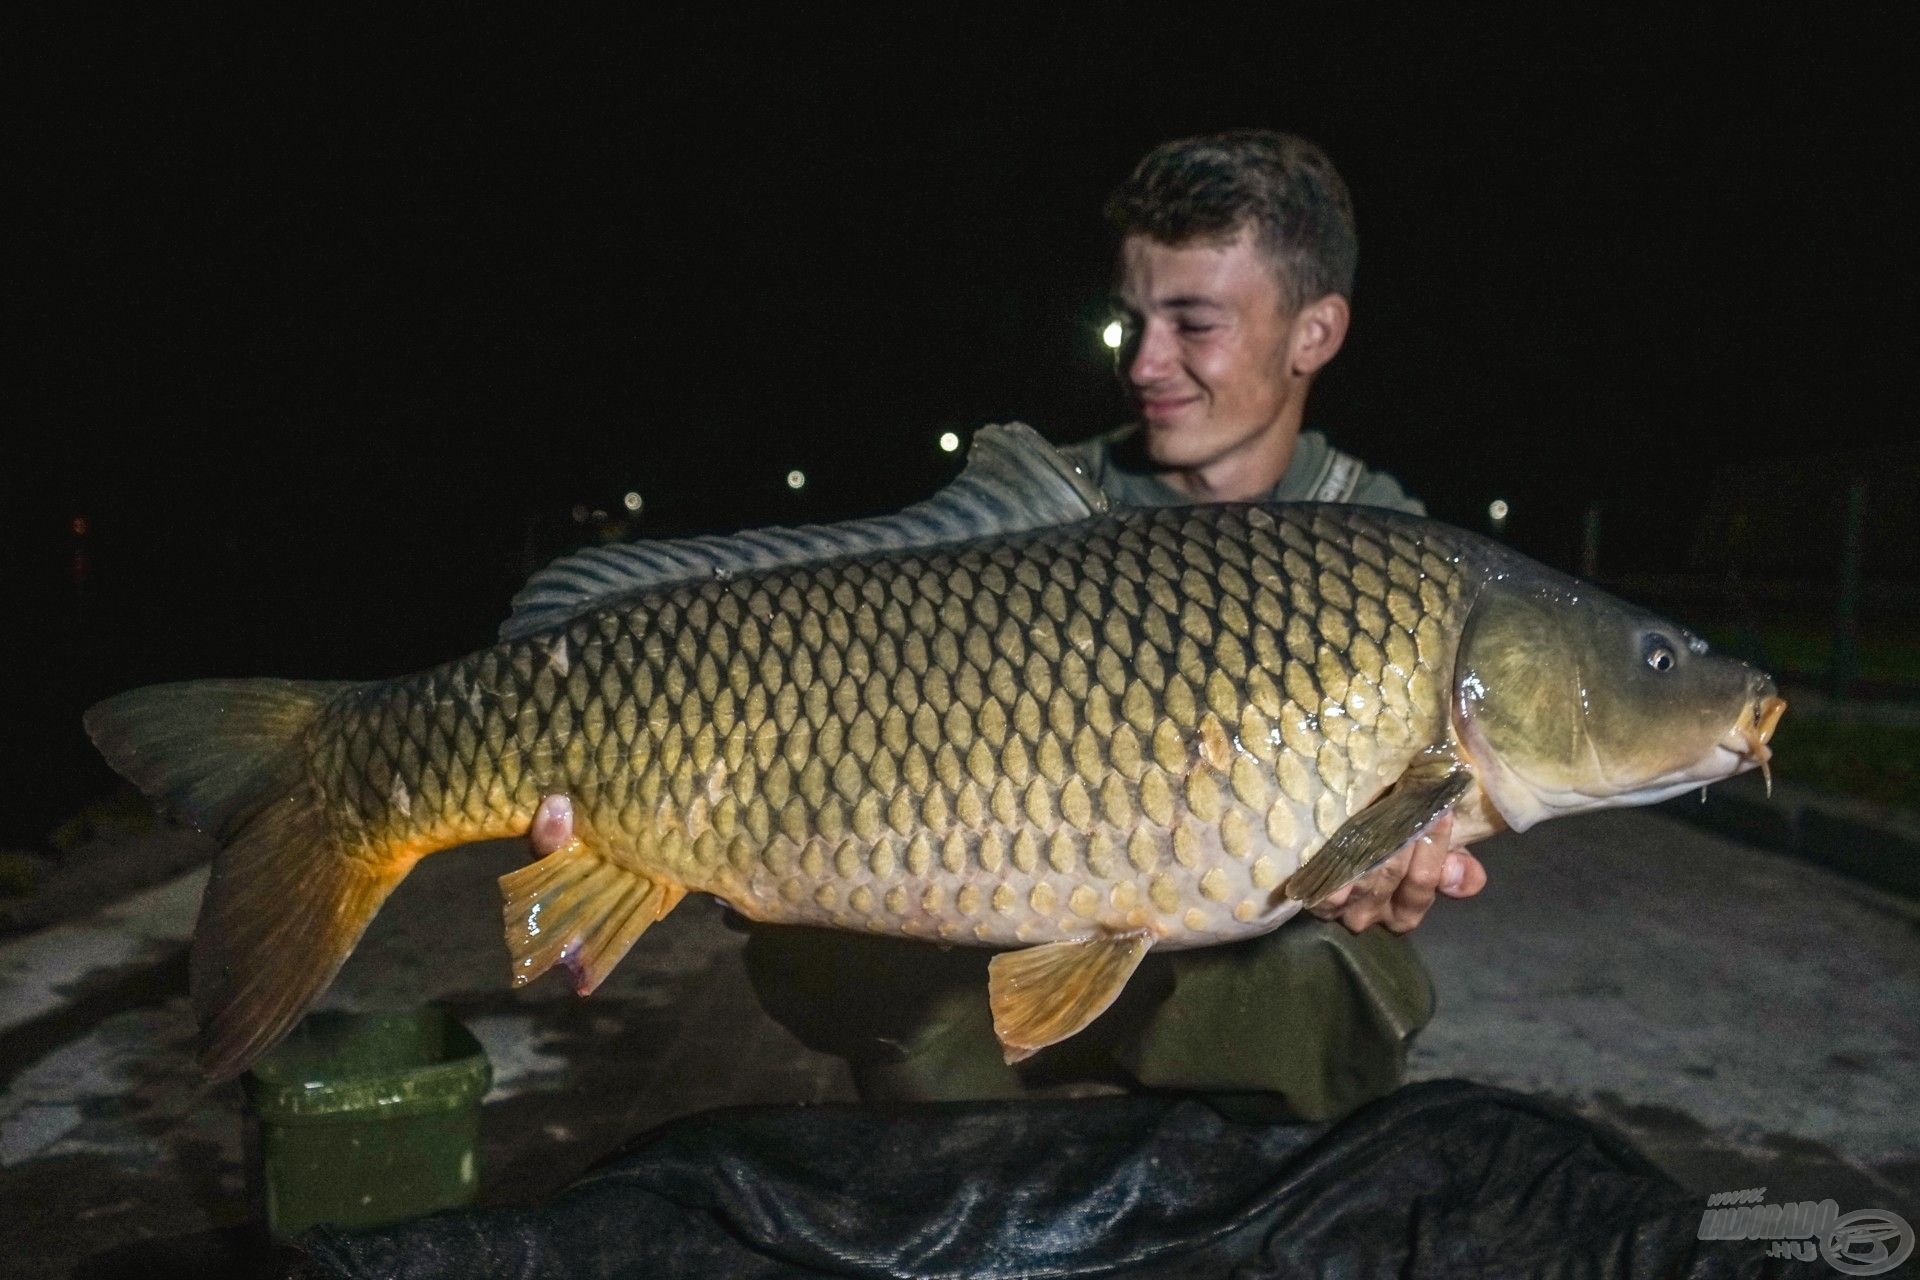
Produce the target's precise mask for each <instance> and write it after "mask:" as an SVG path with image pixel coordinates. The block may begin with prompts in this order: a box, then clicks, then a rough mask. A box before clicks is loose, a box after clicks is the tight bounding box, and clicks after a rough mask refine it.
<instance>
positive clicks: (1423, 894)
mask: <svg viewBox="0 0 1920 1280" xmlns="http://www.w3.org/2000/svg"><path fill="white" fill-rule="evenodd" d="M1435 826H1436V827H1438V826H1439V824H1438V823H1436V824H1435ZM1438 834H1439V833H1438V832H1437V831H1429V832H1427V834H1425V835H1423V836H1421V837H1420V838H1419V839H1417V840H1415V841H1414V842H1413V849H1412V854H1411V856H1410V857H1409V858H1408V860H1407V874H1406V876H1405V877H1404V878H1402V879H1401V881H1400V884H1399V886H1398V887H1397V888H1396V889H1394V891H1393V900H1392V902H1391V903H1390V904H1389V907H1388V910H1387V913H1386V916H1387V928H1389V929H1391V930H1393V931H1394V932H1395V933H1405V932H1407V931H1408V930H1409V929H1412V928H1413V927H1415V926H1416V925H1418V924H1419V923H1420V921H1421V920H1422V919H1423V918H1424V917H1425V916H1426V914H1427V908H1428V907H1431V906H1432V905H1433V899H1434V895H1435V894H1437V893H1438V892H1439V891H1440V879H1441V877H1442V876H1443V875H1445V873H1446V863H1447V846H1446V845H1445V844H1444V843H1442V842H1441V841H1440V840H1439V839H1437V838H1436V836H1437V835H1438Z"/></svg>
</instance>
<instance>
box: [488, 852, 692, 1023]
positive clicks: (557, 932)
mask: <svg viewBox="0 0 1920 1280" xmlns="http://www.w3.org/2000/svg"><path fill="white" fill-rule="evenodd" d="M500 893H501V896H502V898H503V899H504V900H505V908H504V912H503V915H504V917H505V920H506V931H507V950H508V951H509V952H511V953H512V955H513V985H514V986H516V987H523V986H525V985H526V984H527V983H529V982H532V981H533V980H534V979H535V978H537V977H539V976H540V975H541V974H543V973H545V972H546V971H547V970H548V969H551V968H552V967H553V966H554V965H555V964H556V963H559V964H564V965H566V966H567V969H568V971H569V972H570V973H572V975H573V989H574V990H575V991H576V992H578V993H579V994H580V995H583V996H584V995H591V994H592V993H593V989H594V988H595V987H597V986H599V985H600V983H601V982H602V981H604V980H605V978H606V976H607V975H608V974H609V973H611V972H613V966H615V965H617V964H619V963H620V961H621V959H622V957H624V956H625V955H626V954H627V952H628V951H629V950H631V949H632V948H633V944H634V943H636V942H638V941H639V940H640V935H641V934H643V933H645V932H646V931H647V927H648V926H649V925H651V924H652V923H653V922H654V921H656V920H658V919H660V918H661V917H662V916H664V915H666V914H667V912H669V911H671V910H673V909H674V907H675V906H676V905H678V904H679V902H680V899H682V898H684V897H686V895H687V891H686V889H685V887H684V886H681V885H677V884H671V883H668V882H666V881H664V880H656V879H653V878H652V877H649V876H646V875H643V874H642V873H640V872H638V871H635V870H633V869H632V868H630V867H624V866H620V865H618V864H616V863H614V862H613V861H612V860H611V859H609V858H607V857H606V856H605V855H604V854H601V853H597V852H595V851H594V850H593V849H591V848H589V847H588V846H587V845H586V844H584V843H583V842H581V841H580V840H577V839H576V840H571V841H569V842H567V843H566V844H564V845H562V846H561V847H560V848H558V849H556V850H554V851H553V852H552V853H550V854H548V855H547V856H546V857H544V858H542V859H540V860H539V861H538V862H535V863H532V864H530V865H528V866H525V867H522V868H520V870H518V871H513V872H509V873H508V874H506V875H504V876H501V877H500Z"/></svg>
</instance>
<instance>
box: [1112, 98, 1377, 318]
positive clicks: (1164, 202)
mask: <svg viewBox="0 0 1920 1280" xmlns="http://www.w3.org/2000/svg"><path fill="white" fill-rule="evenodd" d="M1107 220H1108V221H1109V222H1111V223H1112V224H1113V225H1114V227H1115V228H1116V229H1117V230H1118V231H1119V233H1120V235H1121V237H1122V238H1125V237H1126V236H1129V235H1133V234H1136V233H1137V234H1140V235H1145V236H1150V237H1152V238H1153V239H1155V240H1158V241H1160V242H1161V243H1162V244H1169V245H1183V244H1188V243H1190V242H1192V241H1196V240H1200V241H1216V240H1228V239H1231V238H1232V237H1234V236H1235V235H1237V234H1238V233H1239V231H1240V229H1241V228H1242V227H1251V228H1252V229H1253V233H1254V243H1255V244H1256V245H1258V246H1259V247H1260V249H1261V250H1262V251H1263V252H1264V253H1265V254H1266V255H1267V258H1268V259H1269V260H1270V261H1271V262H1272V263H1273V265H1274V269H1275V270H1276V272H1277V273H1278V274H1279V278H1280V293H1281V296H1282V297H1283V298H1284V299H1286V301H1287V304H1288V305H1289V306H1290V307H1292V308H1293V310H1295V311H1298V310H1299V309H1300V308H1301V307H1304V306H1306V305H1307V304H1308V303H1310V302H1314V301H1317V300H1318V299H1320V298H1324V297H1326V296H1327V295H1328V294H1330V293H1337V294H1339V295H1341V296H1342V297H1346V298H1351V297H1352V296H1353V270H1354V265H1355V263H1356V262H1357V261H1358V260H1359V257H1360V240H1359V237H1358V235H1357V234H1356V233H1355V232H1354V228H1353V197H1352V196H1351V195H1349V194H1348V192H1347V184H1346V183H1345V182H1344V181H1342V180H1341V177H1340V174H1339V171H1338V170H1336V169H1335V168H1334V167H1333V161H1331V160H1329V159H1327V155H1326V152H1324V151H1322V150H1320V148H1318V147H1316V146H1314V145H1313V144H1312V143H1311V142H1308V141H1307V140H1306V139H1305V138H1300V137H1296V136H1294V135H1293V134H1291V133H1279V132H1276V131H1274V130H1271V129H1240V130H1235V131H1234V132H1232V133H1216V134H1212V135H1209V136H1206V137H1199V138H1182V139H1180V140H1178V141H1176V142H1165V143H1162V144H1161V145H1159V146H1157V147H1155V148H1154V149H1153V150H1152V151H1149V152H1148V153H1147V155H1146V158H1144V159H1143V160H1141V161H1140V163H1139V164H1138V165H1136V166H1134V170H1133V173H1132V175H1131V176H1129V177H1128V178H1127V180H1126V181H1125V182H1123V183H1121V184H1120V188H1119V190H1117V191H1115V192H1114V193H1113V196H1112V198H1110V199H1109V200H1108V201H1107Z"/></svg>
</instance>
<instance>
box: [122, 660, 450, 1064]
mask: <svg viewBox="0 0 1920 1280" xmlns="http://www.w3.org/2000/svg"><path fill="white" fill-rule="evenodd" d="M359 687H361V686H358V685H354V684H347V683H339V682H327V683H322V682H317V681H293V680H196V681H189V682H186V683H183V684H170V685H155V686H151V687H148V688H144V689H135V690H132V691H130V692H127V693H123V694H120V695H118V696H117V697H113V698H109V699H107V700H106V701H104V702H101V703H99V704H97V705H96V706H94V707H93V708H92V709H90V710H89V711H88V712H87V713H86V727H87V732H88V734H89V735H90V736H91V737H92V738H93V741H94V745H95V746H97V747H98V748H99V749H100V753H101V754H102V755H104V756H105V757H106V758H107V762H108V763H109V764H111V765H112V766H113V767H114V768H115V769H116V770H117V771H119V772H120V773H121V774H122V775H123V776H125V777H126V778H127V779H128V780H129V781H131V782H132V783H134V785H136V786H138V787H139V788H140V789H141V790H142V791H143V792H145V793H146V794H147V795H148V796H149V797H150V798H151V799H153V800H154V801H155V802H156V803H158V804H159V805H160V806H161V807H163V808H164V809H166V810H168V811H169V812H170V813H172V814H173V815H174V816H175V817H177V818H179V819H181V820H183V821H185V822H187V823H189V824H191V825H192V826H194V827H195V828H197V829H198V830H200V831H203V832H206V833H207V834H208V835H211V836H213V837H214V838H215V839H216V840H218V841H219V842H220V845H221V849H220V852H219V854H218V855H217V856H216V857H215V858H214V863H213V871H212V874H211V875H210V876H209V878H208V880H207V888H206V894H205V896H204V897H203V898H202V899H201V904H200V919H199V923H198V925H197V927H196V928H195V930H194V939H193V954H192V962H191V985H192V990H193V1003H194V1010H195V1012H196V1013H197V1014H198V1016H199V1020H200V1027H201V1034H200V1066H201V1069H202V1070H203V1071H204V1072H205V1073H206V1074H207V1075H208V1076H210V1077H212V1078H213V1079H216V1080H224V1079H227V1078H229V1077H231V1076H234V1075H238V1074H239V1073H240V1072H241V1071H243V1070H244V1069H245V1068H246V1067H247V1066H248V1065H249V1064H250V1063H252V1062H253V1061H254V1059H256V1058H258V1057H259V1056H260V1055H261V1054H262V1053H264V1052H265V1051H266V1050H267V1049H268V1048H270V1047H271V1046H272V1045H273V1044H274V1043H276V1042H277V1041H278V1040H279V1039H280V1038H281V1037H282V1036H284V1035H285V1034H286V1033H287V1032H288V1031H289V1030H291V1029H292V1027H293V1025H294V1023H295V1022H296V1021H298V1019H299V1017H300V1015H301V1013H302V1012H303V1011H304V1010H305V1009H306V1007H307V1005H308V1004H310V1003H311V1002H312V1001H313V999H314V998H315V997H316V996H318V995H319V994H320V992H321V991H322V990H324V989H325V988H326V986H327V984H328V983H329V982H331V981H332V980H333V976H334V974H335V973H337V972H339V969H340V966H341V965H342V964H344V963H345V962H346V958H347V956H348V954H349V953H351V952H352V950H353V948H354V945H355V944H356V943H358V942H359V940H360V935H361V934H362V933H364V932H365V931H366V927H367V923H368V922H369V921H370V920H372V919H373V916H374V913H375V912H376V911H378V910H379V909H380V904H381V903H382V902H384V901H385V900H386V896H387V894H388V893H390V892H392V890H393V887H394V886H395V885H397V884H398V883H399V882H400V881H401V880H402V879H404V878H405V876H406V874H407V872H408V871H410V870H411V869H412V866H413V860H412V859H380V860H373V859H367V858H363V857H357V856H353V855H352V854H350V853H349V851H348V850H347V848H346V847H345V846H344V843H343V841H342V840H341V838H340V835H339V833H338V832H337V831H336V830H335V829H334V825H333V823H332V822H331V821H330V820H329V818H328V815H327V811H326V809H325V807H324V805H323V803H322V799H321V795H320V793H319V790H318V788H317V787H316V786H315V785H314V783H313V780H312V778H311V777H310V776H309V773H308V770H307V767H306V762H307V759H308V753H307V752H306V751H304V750H302V749H301V745H302V744H301V740H302V738H303V737H304V736H305V735H306V733H307V731H308V730H309V728H310V727H311V726H312V725H313V723H314V721H315V719H316V718H317V717H318V716H319V714H320V712H321V710H322V709H323V708H324V707H326V706H327V705H328V704H330V703H332V702H333V701H334V700H336V699H337V698H340V697H341V696H343V695H345V694H347V693H348V692H350V691H351V690H353V689H356V688H359Z"/></svg>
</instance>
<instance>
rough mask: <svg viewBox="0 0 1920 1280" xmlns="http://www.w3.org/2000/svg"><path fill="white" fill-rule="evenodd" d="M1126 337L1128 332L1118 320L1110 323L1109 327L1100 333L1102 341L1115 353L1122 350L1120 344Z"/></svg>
mask: <svg viewBox="0 0 1920 1280" xmlns="http://www.w3.org/2000/svg"><path fill="white" fill-rule="evenodd" d="M1126 336H1127V331H1126V329H1125V328H1123V327H1122V326H1121V324H1120V322H1119V321H1118V320H1113V321H1110V322H1108V324H1107V327H1106V328H1104V329H1102V330H1101V331H1100V341H1102V342H1104V343H1106V344H1107V346H1108V347H1110V348H1112V349H1113V350H1115V351H1118V350H1119V349H1120V343H1121V341H1122V340H1123V339H1125V338H1126Z"/></svg>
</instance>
